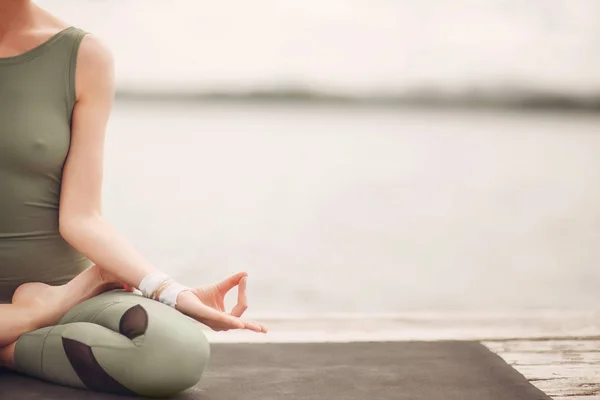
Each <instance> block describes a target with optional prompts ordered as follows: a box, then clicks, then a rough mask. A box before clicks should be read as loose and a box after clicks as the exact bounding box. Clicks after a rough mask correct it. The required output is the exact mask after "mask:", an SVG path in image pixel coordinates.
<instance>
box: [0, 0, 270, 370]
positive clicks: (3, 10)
mask: <svg viewBox="0 0 600 400" xmlns="http://www.w3.org/2000/svg"><path fill="white" fill-rule="evenodd" d="M67 26H68V25H67V24H65V23H63V22H62V21H60V20H59V19H57V18H56V17H54V16H53V15H51V14H49V13H48V12H46V11H44V10H43V9H41V8H39V7H38V6H36V5H35V4H34V3H33V2H31V1H30V0H0V57H12V56H16V55H19V54H22V53H25V52H27V51H29V50H31V49H33V48H34V47H36V46H38V45H40V44H41V43H43V42H45V41H47V40H48V39H50V38H51V37H52V36H53V35H55V34H57V33H58V32H60V31H62V30H63V29H65V28H66V27H67ZM113 97H114V65H113V60H112V56H111V54H110V52H109V51H108V49H107V48H106V47H105V46H104V45H103V44H102V43H101V42H100V41H99V40H98V39H97V38H95V37H93V36H92V35H86V36H85V38H84V39H83V41H82V43H81V47H80V50H79V53H78V58H77V72H76V100H77V101H76V104H75V107H74V110H73V121H72V130H71V147H70V149H69V153H68V158H67V160H66V163H65V166H64V169H63V179H62V185H61V193H60V209H59V230H60V233H61V235H62V236H63V238H64V239H65V240H66V241H67V242H69V243H70V244H71V245H72V246H73V247H74V248H76V249H77V250H78V251H80V252H81V253H82V254H83V255H85V256H86V257H88V258H89V259H90V260H92V261H93V262H94V263H95V266H94V267H92V268H90V269H89V270H87V271H85V272H83V273H82V274H80V275H78V276H77V277H76V278H74V279H73V280H72V281H71V282H69V283H68V284H66V285H63V286H56V287H51V286H47V285H44V284H42V283H28V284H25V285H22V286H21V287H19V289H18V290H17V292H16V293H15V296H14V297H13V303H12V304H6V305H0V321H2V329H1V330H0V347H1V348H2V349H0V363H3V364H4V365H10V364H11V360H12V356H13V351H14V341H15V340H16V339H17V338H18V337H19V336H20V335H22V334H23V333H26V332H31V331H33V330H35V329H39V328H40V327H44V326H50V325H53V324H55V323H56V322H57V321H58V320H59V319H60V317H61V316H62V315H64V314H65V313H66V312H67V311H68V310H69V309H70V308H72V307H73V306H74V305H76V304H78V303H80V302H81V301H84V300H85V299H88V298H90V297H93V296H95V295H97V294H98V293H100V292H102V291H104V290H107V288H110V287H114V286H115V285H123V284H126V285H128V286H130V287H136V288H137V287H139V285H140V283H141V281H142V279H143V278H144V277H145V276H147V275H149V274H151V273H153V272H156V271H157V269H156V268H155V267H154V266H153V265H151V264H150V263H149V262H148V261H147V260H146V259H145V258H144V257H143V256H142V255H141V254H139V253H138V252H137V251H136V250H135V249H134V248H133V247H132V246H131V245H130V244H129V242H128V241H127V240H126V239H125V238H123V237H122V236H121V235H120V233H119V232H118V231H117V230H116V229H115V228H114V227H113V226H112V225H111V224H109V223H108V222H107V221H106V220H105V219H104V217H103V215H102V204H101V198H102V170H103V159H104V140H105V135H106V125H107V122H108V118H109V115H110V111H111V109H112V103H113ZM107 249H108V251H107ZM117 282H118V283H117ZM246 282H247V274H246V273H239V274H236V275H234V276H232V277H230V278H227V279H226V280H225V281H223V282H220V283H218V284H215V285H210V286H205V287H200V288H195V289H190V290H187V291H184V292H182V293H181V294H180V295H179V296H178V298H177V303H178V304H177V310H179V311H180V312H182V313H183V314H185V315H188V316H190V317H192V318H194V319H196V320H198V321H200V322H202V323H204V324H206V325H207V326H209V327H210V328H212V329H214V330H218V331H224V330H230V329H248V330H252V331H255V332H263V333H266V331H267V329H266V328H265V327H264V326H263V325H261V324H259V323H257V322H254V321H248V320H245V319H242V318H240V317H241V316H242V314H243V313H244V311H245V310H246V308H247V302H246ZM234 287H238V304H237V305H236V306H235V307H234V308H233V310H231V312H227V311H226V310H225V309H224V307H223V298H224V296H225V294H226V293H227V292H228V291H230V290H231V289H233V288H234ZM40 304H44V307H40V306H39V305H40ZM49 305H50V306H49Z"/></svg>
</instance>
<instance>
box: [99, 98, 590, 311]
mask: <svg viewBox="0 0 600 400" xmlns="http://www.w3.org/2000/svg"><path fill="white" fill-rule="evenodd" d="M598 154H600V115H593V114H584V113H543V112H537V113H519V112H499V111H465V110H462V111H457V110H454V111H451V110H419V109H392V108H387V109H386V108H358V107H343V106H316V105H315V106H313V105H300V104H288V105H273V104H272V105H266V104H249V103H238V104H234V103H232V104H223V103H160V102H125V101H119V102H117V105H116V107H115V112H114V114H113V117H112V119H111V122H110V126H109V134H108V141H107V149H106V166H105V170H106V171H105V187H104V199H105V214H106V216H107V218H108V219H109V220H110V221H112V222H113V223H114V224H115V225H116V226H117V227H118V228H120V230H121V231H122V232H123V233H124V234H126V235H127V237H129V238H130V240H131V241H132V242H133V243H134V245H135V246H136V247H137V248H138V249H139V250H140V251H141V252H142V253H143V254H144V255H146V256H147V257H148V258H149V259H150V260H151V261H152V262H154V264H155V265H156V266H157V267H159V268H161V269H163V270H165V271H167V272H169V273H170V274H172V275H173V276H175V277H176V278H178V279H181V280H182V281H183V282H185V283H187V284H190V285H200V284H206V283H211V282H212V281H214V280H217V279H219V278H222V277H225V276H226V275H228V274H230V273H233V272H236V271H239V270H245V271H248V272H249V274H250V280H249V291H250V294H249V300H250V310H251V312H252V313H255V314H261V315H275V314H278V315H279V314H286V315H287V314H311V315H313V314H322V313H397V312H401V311H406V310H436V311H440V310H441V311H444V310H494V309H497V310H522V309H538V308H550V309H599V308H600V290H599V286H600V269H599V268H598V265H599V264H600V246H599V244H600V186H599V185H598V182H600V157H599V156H598Z"/></svg>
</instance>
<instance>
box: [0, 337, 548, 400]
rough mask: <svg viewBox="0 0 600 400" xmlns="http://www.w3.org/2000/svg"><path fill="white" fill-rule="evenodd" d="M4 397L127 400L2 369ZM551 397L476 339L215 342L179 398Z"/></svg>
mask: <svg viewBox="0 0 600 400" xmlns="http://www.w3.org/2000/svg"><path fill="white" fill-rule="evenodd" d="M0 399H7V400H13V399H14V400H34V399H35V400H79V399H85V400H124V399H133V398H132V397H122V396H115V395H103V394H98V393H92V392H86V391H80V390H75V389H70V388H65V387H60V386H56V385H52V384H49V383H45V382H41V381H38V380H35V379H30V378H26V377H23V376H20V375H16V374H12V373H8V372H0ZM239 399H244V400H253V399H256V400H279V399H293V400H359V399H360V400H404V399H406V400H409V399H410V400H438V399H439V400H549V399H550V398H549V397H548V396H546V395H545V394H544V393H542V392H541V391H539V390H538V389H536V388H535V387H534V386H532V385H531V384H530V383H529V382H528V381H527V380H526V379H525V378H524V377H523V376H522V375H520V374H519V373H518V372H517V371H516V370H514V369H513V368H512V367H510V366H509V365H508V364H506V363H505V362H504V361H503V360H502V359H501V358H500V357H498V356H497V355H495V354H493V353H492V352H490V351H489V350H488V349H487V348H486V347H484V346H482V345H481V344H479V343H476V342H454V341H443V342H389V343H337V344H336V343H314V344H215V345H213V346H212V357H211V362H210V365H209V367H208V370H207V372H206V374H205V377H204V379H203V381H202V382H201V383H200V384H199V385H198V386H197V387H194V388H192V389H190V390H189V391H187V392H186V393H184V394H182V395H180V396H178V397H177V400H239Z"/></svg>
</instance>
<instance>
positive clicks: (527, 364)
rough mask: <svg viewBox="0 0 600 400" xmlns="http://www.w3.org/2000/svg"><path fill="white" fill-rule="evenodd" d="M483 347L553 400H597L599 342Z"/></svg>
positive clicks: (530, 342)
mask: <svg viewBox="0 0 600 400" xmlns="http://www.w3.org/2000/svg"><path fill="white" fill-rule="evenodd" d="M484 344H485V345H486V346H487V347H488V348H489V349H490V350H492V351H494V352H495V353H496V354H498V355H499V356H500V357H502V358H503V359H504V360H506V362H508V363H509V364H510V365H512V366H513V367H514V368H515V369H516V370H518V371H519V372H520V373H521V374H523V375H524V376H525V377H526V378H527V379H529V381H530V382H531V383H532V384H533V385H535V386H537V387H538V388H540V389H541V390H542V391H544V392H545V393H546V394H548V395H549V396H550V397H552V398H553V399H556V400H600V340H511V341H491V342H484Z"/></svg>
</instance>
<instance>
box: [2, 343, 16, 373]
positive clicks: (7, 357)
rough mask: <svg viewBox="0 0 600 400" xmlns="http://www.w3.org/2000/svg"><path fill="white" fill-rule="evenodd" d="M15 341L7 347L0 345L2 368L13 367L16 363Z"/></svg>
mask: <svg viewBox="0 0 600 400" xmlns="http://www.w3.org/2000/svg"><path fill="white" fill-rule="evenodd" d="M16 345H17V343H16V342H15V343H13V344H11V345H8V346H6V347H0V368H2V367H4V368H12V367H13V366H14V365H15V347H16Z"/></svg>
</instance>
